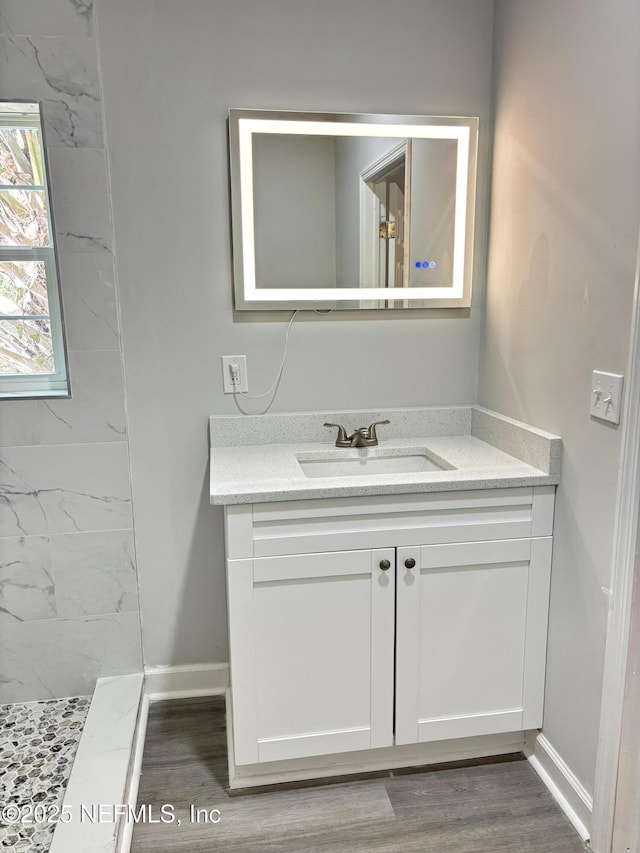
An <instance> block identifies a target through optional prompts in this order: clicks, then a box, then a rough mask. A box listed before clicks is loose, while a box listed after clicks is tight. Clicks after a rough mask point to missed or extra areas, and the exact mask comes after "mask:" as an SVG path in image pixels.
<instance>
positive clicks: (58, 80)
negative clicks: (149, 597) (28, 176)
mask: <svg viewBox="0 0 640 853" xmlns="http://www.w3.org/2000/svg"><path fill="white" fill-rule="evenodd" d="M0 64H1V67H2V71H1V73H0V98H4V99H11V98H26V99H33V100H41V101H43V102H44V116H45V129H46V134H47V146H48V155H49V166H50V180H51V190H52V195H53V211H54V217H55V225H56V231H57V237H58V249H59V255H60V270H61V280H62V297H63V305H64V312H65V321H66V328H67V343H68V347H69V366H70V373H71V386H72V392H73V397H72V399H70V400H55V401H54V400H43V401H28V400H25V401H16V400H9V401H2V402H0V702H18V701H30V700H35V699H48V698H52V697H62V696H69V695H81V694H86V693H90V692H91V691H92V689H93V685H94V682H95V679H96V678H98V677H100V676H107V675H116V674H122V673H127V672H134V671H139V670H140V669H141V668H142V658H141V654H142V653H141V643H140V619H139V612H138V594H137V578H136V567H135V553H134V545H133V531H132V528H133V522H132V508H131V484H130V478H129V462H128V442H127V428H126V419H125V408H124V391H123V379H122V364H121V351H120V335H119V328H118V313H117V307H116V294H115V273H114V258H113V253H112V247H113V231H112V225H111V202H110V195H109V183H108V176H107V165H106V154H105V139H104V132H103V126H102V104H101V94H100V80H99V73H98V57H97V48H96V39H95V32H94V21H93V6H92V2H91V0H46V2H43V0H0Z"/></svg>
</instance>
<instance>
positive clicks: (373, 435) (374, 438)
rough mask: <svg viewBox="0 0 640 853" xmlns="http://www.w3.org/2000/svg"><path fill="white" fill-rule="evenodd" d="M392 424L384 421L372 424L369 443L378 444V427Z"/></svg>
mask: <svg viewBox="0 0 640 853" xmlns="http://www.w3.org/2000/svg"><path fill="white" fill-rule="evenodd" d="M390 423H391V421H389V420H384V421H376V422H375V423H373V424H371V426H370V427H369V441H370V443H371V444H377V443H378V436H377V435H376V427H377V426H381V425H382V424H390Z"/></svg>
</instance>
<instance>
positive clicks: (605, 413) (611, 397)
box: [591, 370, 624, 424]
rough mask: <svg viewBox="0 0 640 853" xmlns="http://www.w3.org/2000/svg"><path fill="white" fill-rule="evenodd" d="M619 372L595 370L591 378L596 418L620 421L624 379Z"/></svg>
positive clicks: (592, 402)
mask: <svg viewBox="0 0 640 853" xmlns="http://www.w3.org/2000/svg"><path fill="white" fill-rule="evenodd" d="M623 378H624V377H623V376H620V375H619V374H618V373H603V372H602V371H601V370H594V371H593V374H592V378H591V414H592V415H593V417H594V418H600V420H602V421H609V422H610V423H612V424H619V423H620V406H621V405H622V380H623Z"/></svg>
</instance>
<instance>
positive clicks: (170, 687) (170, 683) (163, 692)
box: [144, 663, 229, 702]
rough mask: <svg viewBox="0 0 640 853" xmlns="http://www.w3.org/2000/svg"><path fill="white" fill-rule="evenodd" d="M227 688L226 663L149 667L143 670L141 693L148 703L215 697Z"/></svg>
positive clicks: (227, 673) (227, 674) (227, 669)
mask: <svg viewBox="0 0 640 853" xmlns="http://www.w3.org/2000/svg"><path fill="white" fill-rule="evenodd" d="M228 687H229V664H228V663H198V664H186V665H184V666H151V667H145V670H144V692H145V693H146V695H147V696H148V697H149V699H150V700H151V701H152V702H161V701H163V700H165V699H189V698H192V697H196V696H219V695H222V694H224V693H225V692H226V690H227V688H228Z"/></svg>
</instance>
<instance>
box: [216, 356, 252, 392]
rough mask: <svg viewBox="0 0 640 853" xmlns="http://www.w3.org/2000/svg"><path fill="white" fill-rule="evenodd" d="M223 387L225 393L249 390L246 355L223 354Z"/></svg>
mask: <svg viewBox="0 0 640 853" xmlns="http://www.w3.org/2000/svg"><path fill="white" fill-rule="evenodd" d="M222 387H223V388H224V393H225V394H233V393H234V391H235V392H242V391H245V392H246V391H248V390H249V382H248V380H247V357H246V355H223V356H222Z"/></svg>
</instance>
